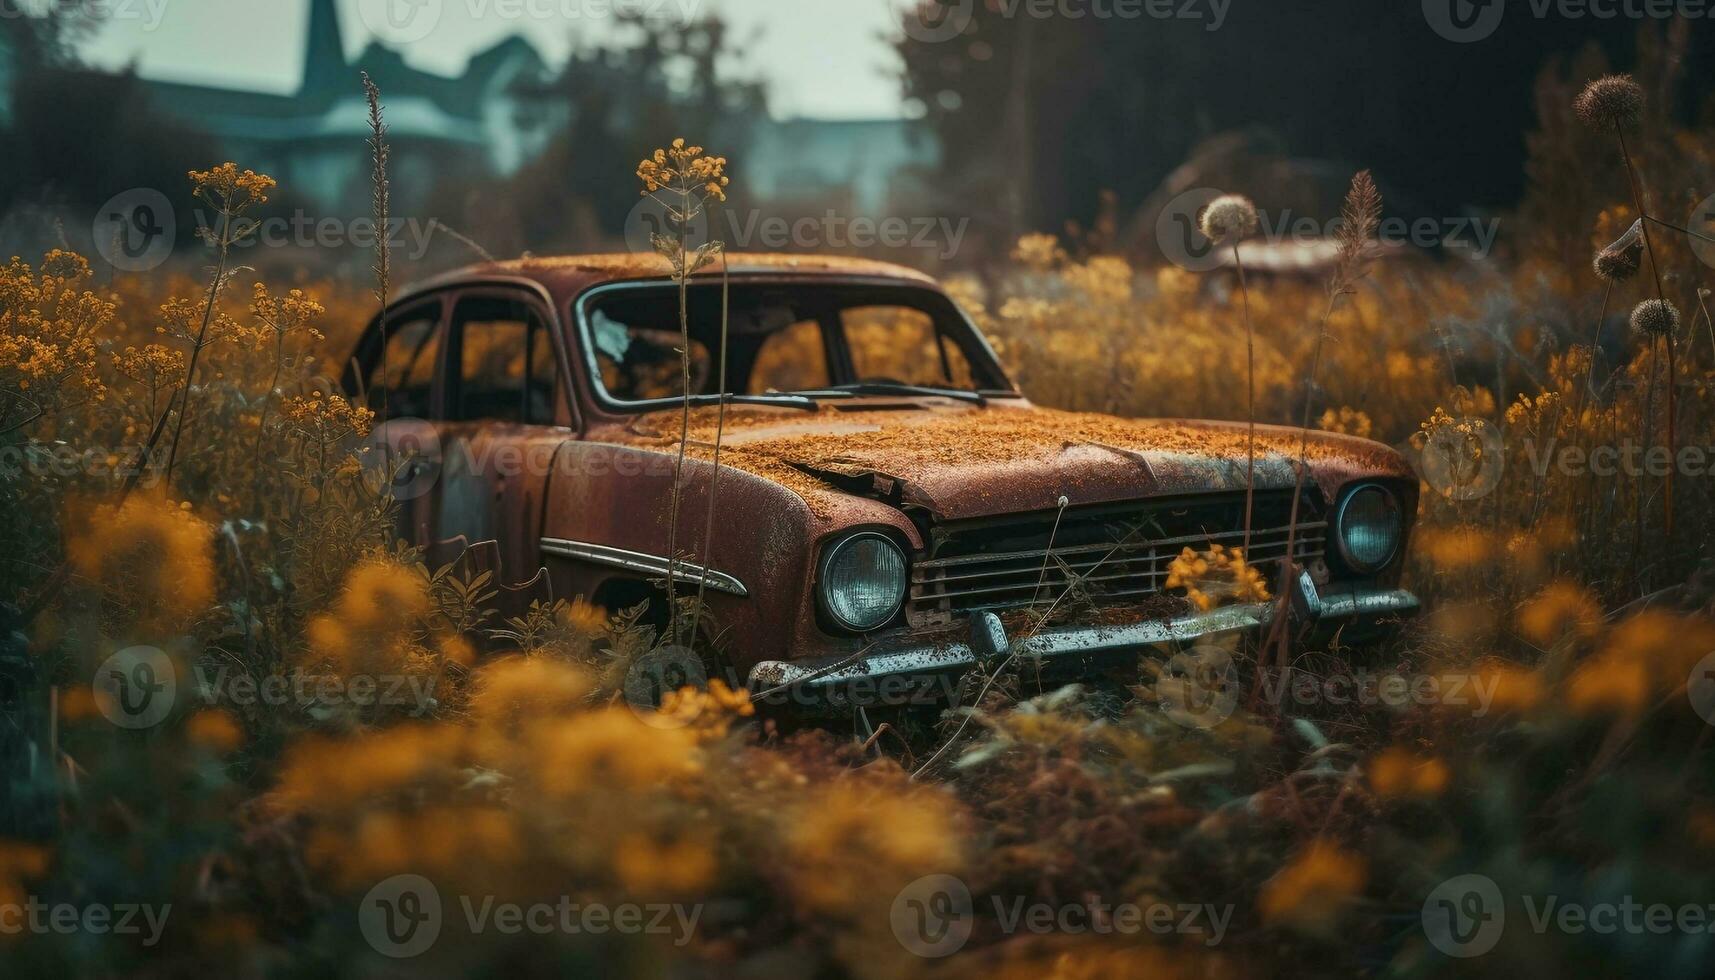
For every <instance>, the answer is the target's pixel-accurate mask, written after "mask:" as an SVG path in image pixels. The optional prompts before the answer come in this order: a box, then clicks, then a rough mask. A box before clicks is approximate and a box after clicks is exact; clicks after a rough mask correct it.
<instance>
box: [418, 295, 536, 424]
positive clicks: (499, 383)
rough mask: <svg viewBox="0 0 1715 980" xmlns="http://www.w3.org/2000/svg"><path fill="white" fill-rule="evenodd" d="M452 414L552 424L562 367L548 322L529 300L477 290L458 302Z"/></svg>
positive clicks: (456, 417) (448, 402) (450, 392)
mask: <svg viewBox="0 0 1715 980" xmlns="http://www.w3.org/2000/svg"><path fill="white" fill-rule="evenodd" d="M452 337H453V339H452V343H453V344H455V345H456V346H455V347H454V357H453V358H452V362H453V367H454V368H455V370H454V371H453V372H450V374H451V376H450V377H449V379H448V380H449V384H448V389H447V399H446V405H447V418H448V419H450V420H455V421H476V420H491V421H499V422H523V423H528V424H531V425H551V424H553V422H554V405H555V399H556V398H557V397H558V389H559V384H558V381H559V370H558V368H557V366H556V362H555V359H554V348H553V341H552V338H551V337H549V335H548V326H547V324H546V322H544V320H543V319H542V317H541V316H540V314H539V313H538V312H537V310H536V309H535V308H534V307H533V306H531V305H530V304H528V303H524V302H519V301H516V300H509V299H504V298H500V297H486V296H472V297H466V298H464V299H461V300H459V302H458V304H457V305H456V306H455V307H454V308H453V317H452Z"/></svg>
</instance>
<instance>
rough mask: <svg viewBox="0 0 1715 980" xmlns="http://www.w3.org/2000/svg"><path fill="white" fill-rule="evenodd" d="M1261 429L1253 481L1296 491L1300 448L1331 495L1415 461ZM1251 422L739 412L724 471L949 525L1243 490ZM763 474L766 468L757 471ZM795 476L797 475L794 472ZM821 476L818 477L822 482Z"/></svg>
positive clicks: (1022, 410)
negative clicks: (879, 501)
mask: <svg viewBox="0 0 1715 980" xmlns="http://www.w3.org/2000/svg"><path fill="white" fill-rule="evenodd" d="M714 422H715V409H713V408H700V409H698V410H696V411H695V412H693V413H692V425H691V433H690V441H689V445H688V450H689V451H692V452H695V453H696V454H697V455H698V456H699V457H701V458H706V454H707V451H708V449H709V448H711V447H712V445H713V442H714V438H715V426H714ZM678 431H679V427H678V419H677V416H676V415H671V416H669V415H668V414H664V413H658V414H655V415H650V416H644V417H642V418H640V419H638V420H637V421H636V424H635V425H634V427H633V428H632V429H630V430H629V432H630V434H631V436H632V437H633V438H634V439H640V440H645V441H650V442H656V443H658V444H661V445H663V446H668V447H673V448H676V447H677V444H678ZM1301 435H1302V434H1301V433H1300V431H1299V430H1297V429H1292V428H1286V427H1282V426H1263V425H1259V426H1257V431H1256V467H1255V469H1256V485H1257V486H1258V487H1259V488H1290V487H1291V486H1292V485H1293V483H1294V482H1295V479H1296V476H1295V473H1296V461H1297V459H1298V457H1299V454H1300V451H1301V448H1302V452H1303V455H1304V458H1305V459H1306V461H1307V463H1308V465H1309V467H1310V474H1309V479H1312V480H1316V481H1318V482H1320V483H1321V484H1322V486H1323V490H1324V492H1325V493H1331V492H1332V491H1333V489H1334V488H1336V487H1337V486H1338V485H1339V484H1341V483H1344V482H1346V481H1347V480H1350V479H1354V478H1357V477H1361V476H1386V477H1409V476H1410V472H1411V471H1410V470H1409V468H1408V467H1407V466H1406V464H1405V461H1404V460H1403V459H1402V458H1401V457H1400V456H1399V454H1398V453H1396V452H1395V451H1394V450H1392V449H1390V448H1388V447H1387V446H1384V445H1382V444H1380V443H1376V442H1371V441H1369V440H1365V439H1357V438H1354V437H1351V436H1343V435H1338V434H1335V433H1328V432H1316V431H1312V432H1310V433H1308V437H1307V438H1306V439H1305V440H1304V442H1302V444H1301V441H1300V440H1301ZM1246 443H1247V434H1246V429H1245V426H1244V424H1243V423H1229V422H1204V421H1188V420H1177V419H1174V420H1169V419H1122V418H1116V417H1113V416H1108V415H1098V414H1094V413H1088V412H1063V411H1058V410H1054V409H1043V408H1035V407H1033V406H1029V405H1028V404H1024V405H1022V406H1017V407H1015V406H1009V405H999V404H997V405H992V406H991V407H989V408H986V409H985V408H978V407H974V406H973V407H965V406H960V407H958V408H953V409H914V410H906V411H887V410H863V409H855V410H854V409H843V408H838V407H835V406H832V405H824V406H823V407H822V408H821V410H820V411H818V412H816V413H814V414H809V413H804V412H793V413H790V414H787V413H784V412H782V411H779V410H768V409H750V408H748V407H744V408H729V410H728V413H727V420H726V429H725V432H724V434H723V436H722V446H723V449H722V454H721V459H722V462H723V463H731V465H733V466H734V467H736V468H739V469H745V470H748V471H751V472H755V473H756V474H757V475H759V476H764V477H766V478H769V479H777V480H779V481H780V482H782V483H783V484H785V485H786V486H787V487H788V488H790V489H792V490H794V492H797V493H799V495H800V496H805V499H806V501H807V502H810V503H811V505H812V508H813V509H816V503H815V501H813V500H811V497H810V496H806V492H809V493H810V494H812V495H820V494H825V493H828V492H835V493H837V492H839V491H845V492H848V493H849V492H853V487H852V484H851V481H853V480H859V481H861V480H865V479H868V480H872V481H874V491H875V492H874V494H873V495H878V496H892V497H894V498H895V499H899V500H903V501H904V502H906V503H909V504H914V505H917V506H921V507H925V508H928V509H930V510H932V511H934V512H935V513H937V514H939V515H941V516H943V517H975V516H987V515H990V514H997V513H1007V512H1014V511H1026V510H1040V509H1048V508H1051V507H1053V506H1055V502H1056V500H1057V499H1058V498H1059V497H1060V496H1065V497H1067V498H1068V500H1069V501H1070V502H1071V503H1073V504H1084V503H1105V502H1109V501H1115V500H1124V499H1135V498H1138V497H1147V496H1157V495H1163V494H1176V493H1195V492H1201V491H1215V490H1231V489H1235V488H1239V489H1242V488H1243V486H1244V483H1245V472H1246ZM753 467H765V468H766V472H764V471H763V470H762V469H760V468H753ZM782 471H785V473H790V474H791V475H790V476H786V475H785V474H784V473H783V472H782ZM818 476H820V477H821V478H820V479H818Z"/></svg>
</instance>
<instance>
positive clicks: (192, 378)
mask: <svg viewBox="0 0 1715 980" xmlns="http://www.w3.org/2000/svg"><path fill="white" fill-rule="evenodd" d="M231 232H232V215H231V213H230V212H225V211H223V212H221V216H220V238H219V241H218V244H217V249H218V256H217V258H216V260H215V266H214V278H213V279H211V280H210V281H209V284H208V302H207V303H206V304H204V306H203V311H202V325H201V326H200V327H198V328H197V337H196V342H195V343H193V344H192V345H191V356H190V362H189V363H188V364H187V365H186V367H185V387H184V390H183V391H182V392H180V394H179V417H178V418H177V419H176V420H175V421H174V422H173V441H172V444H171V445H169V446H168V447H167V469H166V472H165V473H164V474H163V475H164V477H165V479H166V483H167V485H168V486H172V484H173V463H174V461H176V460H177V459H178V456H179V440H180V439H181V438H183V437H184V434H185V416H186V415H188V414H189V413H190V402H191V386H192V385H194V384H195V383H196V376H197V358H198V356H200V355H201V354H202V349H203V348H204V347H206V346H208V325H209V323H211V322H212V321H213V320H214V303H215V300H216V299H217V298H218V297H219V296H220V290H221V287H222V286H224V285H225V284H226V283H225V281H226V257H227V248H228V247H229V245H230V244H231V239H230V235H231Z"/></svg>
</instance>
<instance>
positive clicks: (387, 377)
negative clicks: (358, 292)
mask: <svg viewBox="0 0 1715 980" xmlns="http://www.w3.org/2000/svg"><path fill="white" fill-rule="evenodd" d="M440 312H441V306H440V304H439V303H428V304H425V305H423V306H419V307H416V308H414V309H411V310H407V311H405V312H404V313H402V314H393V315H391V316H389V317H388V318H387V324H386V327H387V346H386V349H385V350H384V351H383V352H382V353H381V354H380V356H378V357H377V358H376V359H375V363H374V364H373V365H371V367H370V370H369V376H368V378H366V379H365V381H364V392H365V395H366V397H367V398H368V400H369V408H370V410H371V411H373V412H374V413H375V416H376V417H377V418H380V419H396V418H400V417H402V416H414V417H417V418H426V417H427V416H428V414H429V395H430V392H431V391H432V390H433V388H434V383H435V363H436V361H437V360H439V358H440V353H441V333H442V332H441V330H440Z"/></svg>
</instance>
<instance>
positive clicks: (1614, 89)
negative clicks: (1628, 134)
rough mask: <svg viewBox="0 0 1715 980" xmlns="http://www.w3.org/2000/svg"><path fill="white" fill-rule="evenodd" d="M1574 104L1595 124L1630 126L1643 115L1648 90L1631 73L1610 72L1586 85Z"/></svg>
mask: <svg viewBox="0 0 1715 980" xmlns="http://www.w3.org/2000/svg"><path fill="white" fill-rule="evenodd" d="M1572 108H1573V109H1574V110H1575V111H1576V112H1577V113H1578V118H1580V119H1582V120H1584V121H1585V122H1587V123H1589V124H1590V125H1592V126H1619V127H1621V128H1623V129H1630V128H1632V127H1634V126H1636V125H1637V124H1638V120H1639V119H1641V118H1642V117H1643V111H1644V90H1643V87H1642V86H1641V85H1639V84H1638V83H1637V82H1634V81H1632V76H1630V75H1608V76H1606V77H1603V78H1598V79H1596V80H1595V81H1593V82H1591V83H1590V84H1588V85H1586V86H1584V91H1582V92H1580V93H1578V98H1576V99H1574V100H1573V102H1572Z"/></svg>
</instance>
